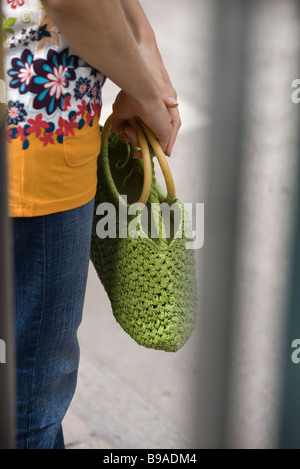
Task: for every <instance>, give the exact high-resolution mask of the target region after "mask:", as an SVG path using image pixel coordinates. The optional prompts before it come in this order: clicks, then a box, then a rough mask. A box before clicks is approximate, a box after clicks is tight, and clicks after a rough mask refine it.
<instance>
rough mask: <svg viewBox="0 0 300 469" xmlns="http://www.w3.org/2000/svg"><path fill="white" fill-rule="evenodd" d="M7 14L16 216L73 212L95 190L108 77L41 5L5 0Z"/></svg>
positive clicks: (8, 97) (12, 192)
mask: <svg viewBox="0 0 300 469" xmlns="http://www.w3.org/2000/svg"><path fill="white" fill-rule="evenodd" d="M2 15H3V29H4V47H5V52H6V54H5V62H4V68H5V79H6V103H7V105H6V108H7V110H6V123H7V141H8V143H9V145H8V147H9V152H8V153H9V166H10V172H9V175H10V179H9V183H10V186H9V195H10V201H11V203H10V208H11V214H12V216H34V215H43V214H46V213H52V212H54V211H57V210H66V209H68V208H74V206H78V205H80V204H81V203H83V202H85V201H86V202H87V201H88V200H87V199H91V198H92V197H93V194H94V192H95V184H96V182H95V181H96V180H95V177H96V176H95V173H96V169H95V168H96V156H97V155H98V154H99V150H100V132H99V125H98V123H99V118H100V112H101V105H102V101H101V88H102V86H103V84H104V81H105V77H104V76H103V75H102V74H101V73H100V72H98V71H97V70H95V69H94V68H92V67H91V66H89V65H88V64H86V63H85V62H84V61H83V60H82V59H81V58H79V57H78V56H77V55H76V53H75V52H74V51H72V50H71V48H70V47H69V46H68V44H66V43H65V41H64V39H63V37H62V35H61V33H60V32H59V31H58V29H57V28H56V26H55V25H54V23H53V21H52V20H51V19H50V17H49V16H48V14H47V12H46V11H45V10H44V8H43V6H42V3H41V2H39V1H38V0H3V1H2ZM55 155H56V157H55ZM20 166H21V167H22V171H21V173H20ZM47 173H48V176H47ZM88 174H89V175H88ZM54 175H55V176H56V177H53V176H54ZM26 178H27V179H26ZM54 182H55V183H54ZM41 183H43V185H41ZM20 187H21V189H20ZM91 187H93V190H91ZM30 191H31V192H30ZM81 193H82V196H81V195H80V194H81ZM83 194H84V196H83Z"/></svg>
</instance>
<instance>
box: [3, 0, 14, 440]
mask: <svg viewBox="0 0 300 469" xmlns="http://www.w3.org/2000/svg"><path fill="white" fill-rule="evenodd" d="M0 11H1V1H0ZM2 33H3V32H2V20H1V34H0V40H1V47H0V78H1V79H3V49H2V44H3V41H2ZM4 107H5V106H4V103H0V340H1V342H0V449H13V448H14V447H15V441H14V427H15V363H14V360H15V359H14V333H13V307H12V305H13V301H12V291H13V288H12V287H13V275H12V255H11V233H10V231H11V227H10V220H9V218H8V212H7V167H6V148H5V147H6V145H5V141H6V138H5V126H4Z"/></svg>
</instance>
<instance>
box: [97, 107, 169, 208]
mask: <svg viewBox="0 0 300 469" xmlns="http://www.w3.org/2000/svg"><path fill="white" fill-rule="evenodd" d="M111 120H112V114H111V115H110V116H109V117H108V118H107V119H106V122H105V124H104V126H103V129H102V143H108V137H109V132H110V127H111ZM129 124H130V125H131V127H132V128H133V129H134V130H135V131H136V133H137V139H138V142H139V145H140V147H141V152H142V156H143V169H144V182H143V189H142V193H141V196H140V198H139V201H138V202H139V203H141V204H144V205H145V204H146V203H147V201H148V199H149V195H150V192H151V184H152V166H151V157H150V151H149V147H148V142H147V139H146V137H145V134H146V136H147V138H148V140H149V143H150V145H151V147H152V149H153V151H154V153H155V155H156V156H157V159H158V162H159V165H160V167H161V170H162V173H163V175H164V178H165V182H166V186H167V193H168V196H169V197H172V198H175V197H176V196H175V186H174V181H173V177H172V174H171V171H170V168H169V165H168V163H167V160H166V157H165V154H164V152H163V150H162V148H161V146H160V144H159V143H158V141H157V139H156V138H155V136H154V134H153V132H152V131H151V129H149V127H147V126H146V125H145V124H144V123H143V122H142V121H141V120H140V119H139V118H137V119H134V120H132V119H130V120H129ZM144 132H145V133H144Z"/></svg>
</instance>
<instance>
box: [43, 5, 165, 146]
mask: <svg viewBox="0 0 300 469" xmlns="http://www.w3.org/2000/svg"><path fill="white" fill-rule="evenodd" d="M42 2H43V4H44V7H45V9H46V10H47V12H48V14H49V16H50V17H51V18H52V19H53V21H54V23H55V24H56V26H57V27H58V28H59V30H60V31H61V33H62V35H63V36H64V38H65V40H66V41H67V43H68V44H69V45H70V46H71V47H72V49H74V51H75V52H76V53H77V54H78V55H79V56H80V57H81V58H82V59H84V60H85V61H86V62H87V63H89V64H90V65H92V66H93V67H94V68H96V69H98V70H101V72H102V73H103V74H104V75H106V76H108V77H109V78H110V79H111V80H112V81H113V82H114V83H116V84H117V85H118V86H119V87H120V88H121V89H122V90H123V93H124V97H123V99H122V101H121V104H122V106H119V107H118V106H116V107H115V109H114V111H115V114H116V115H115V119H116V120H115V123H116V125H119V124H120V123H121V122H122V121H125V120H126V119H129V118H132V117H134V115H138V116H139V117H140V118H141V119H142V120H143V121H144V122H145V123H146V124H147V125H148V126H149V127H150V128H151V129H152V130H153V132H154V134H155V135H156V137H157V138H158V140H159V141H160V143H161V145H162V147H163V148H164V149H166V147H167V145H168V142H169V140H170V135H171V131H172V126H171V117H170V114H169V112H168V109H167V108H166V105H165V103H164V100H163V99H162V96H161V93H160V90H159V86H158V84H157V82H156V80H155V79H154V78H153V77H152V75H151V74H149V70H148V68H147V67H146V66H145V61H144V59H143V56H142V54H141V51H140V50H139V47H138V45H137V42H136V40H135V38H134V35H133V33H132V31H131V29H130V26H129V23H128V21H127V19H126V17H125V14H124V10H123V8H122V6H121V4H120V2H119V0H85V1H84V2H83V1H82V0H42Z"/></svg>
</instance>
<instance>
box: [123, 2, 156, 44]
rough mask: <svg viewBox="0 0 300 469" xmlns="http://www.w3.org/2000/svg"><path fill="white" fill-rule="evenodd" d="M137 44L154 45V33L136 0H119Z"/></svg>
mask: <svg viewBox="0 0 300 469" xmlns="http://www.w3.org/2000/svg"><path fill="white" fill-rule="evenodd" d="M119 1H120V4H121V6H122V8H123V11H124V13H125V16H126V18H127V21H128V23H129V25H130V28H131V31H132V33H133V35H134V37H135V40H136V41H137V43H138V44H141V43H147V44H149V45H150V44H151V46H153V45H155V46H156V39H155V34H154V31H153V29H152V26H151V25H150V23H149V21H148V18H147V16H146V15H145V12H144V10H143V8H142V6H141V4H140V2H139V1H138V0H119Z"/></svg>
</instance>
